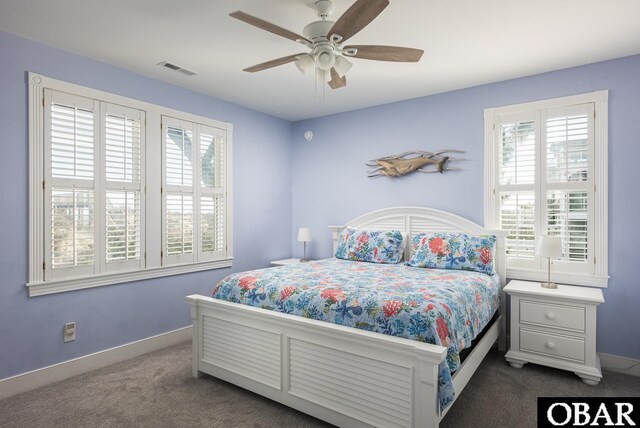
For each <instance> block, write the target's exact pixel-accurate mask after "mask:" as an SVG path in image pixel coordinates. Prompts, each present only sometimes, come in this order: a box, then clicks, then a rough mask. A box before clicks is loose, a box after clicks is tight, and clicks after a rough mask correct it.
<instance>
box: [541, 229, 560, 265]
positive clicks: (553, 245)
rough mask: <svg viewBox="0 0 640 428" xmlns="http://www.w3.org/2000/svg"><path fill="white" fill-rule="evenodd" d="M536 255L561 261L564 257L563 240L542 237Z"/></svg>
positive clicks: (556, 237) (555, 237)
mask: <svg viewBox="0 0 640 428" xmlns="http://www.w3.org/2000/svg"><path fill="white" fill-rule="evenodd" d="M536 255H538V256H540V257H545V258H546V257H548V258H551V259H559V258H561V257H562V240H561V239H560V237H558V236H547V235H541V236H539V237H538V245H536Z"/></svg>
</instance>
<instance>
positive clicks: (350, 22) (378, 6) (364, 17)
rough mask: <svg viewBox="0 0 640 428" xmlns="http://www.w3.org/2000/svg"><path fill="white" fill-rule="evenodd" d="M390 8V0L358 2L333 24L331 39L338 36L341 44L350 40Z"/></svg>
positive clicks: (362, 0) (364, 0) (330, 33)
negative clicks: (335, 35)
mask: <svg viewBox="0 0 640 428" xmlns="http://www.w3.org/2000/svg"><path fill="white" fill-rule="evenodd" d="M387 6H389V0H356V2H355V3H354V4H352V5H351V7H350V8H349V9H347V11H346V12H345V13H343V14H342V16H341V17H340V18H338V20H337V21H336V23H335V24H333V27H331V30H330V31H329V34H328V35H329V37H331V36H332V35H334V34H337V35H339V36H341V37H342V39H341V42H343V41H345V40H347V39H350V38H351V37H353V36H354V35H355V34H356V33H358V32H359V31H360V30H362V29H363V28H364V27H366V26H367V25H369V23H370V22H371V21H373V20H374V19H376V17H377V16H378V15H380V13H381V12H382V11H383V10H384V9H385V8H386V7H387Z"/></svg>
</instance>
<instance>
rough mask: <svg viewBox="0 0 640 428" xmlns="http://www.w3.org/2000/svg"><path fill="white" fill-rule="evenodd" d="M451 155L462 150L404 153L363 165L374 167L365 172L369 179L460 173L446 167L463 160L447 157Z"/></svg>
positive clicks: (455, 169)
mask: <svg viewBox="0 0 640 428" xmlns="http://www.w3.org/2000/svg"><path fill="white" fill-rule="evenodd" d="M451 153H464V151H462V150H440V151H437V152H425V151H421V150H415V151H411V152H405V153H402V154H399V155H395V156H385V157H382V158H379V159H373V160H370V161H369V162H367V163H366V164H365V165H367V166H372V167H375V168H374V169H372V170H370V171H367V174H368V176H369V177H378V176H381V175H384V176H386V177H400V176H402V175H407V174H411V173H412V172H416V171H418V172H426V173H433V172H439V173H443V172H445V171H460V170H461V169H460V168H449V167H448V166H447V165H445V164H448V163H449V162H451V161H460V160H464V159H461V158H454V157H451V156H449V154H451Z"/></svg>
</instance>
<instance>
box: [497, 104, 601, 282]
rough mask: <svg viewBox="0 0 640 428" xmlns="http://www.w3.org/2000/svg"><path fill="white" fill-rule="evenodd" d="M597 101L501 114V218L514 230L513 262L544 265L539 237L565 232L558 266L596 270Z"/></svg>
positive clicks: (509, 246) (511, 233) (514, 264)
mask: <svg viewBox="0 0 640 428" xmlns="http://www.w3.org/2000/svg"><path fill="white" fill-rule="evenodd" d="M593 111H594V105H593V104H592V103H587V104H579V105H574V106H568V107H563V108H556V109H544V110H537V111H532V112H527V113H522V114H511V115H503V116H500V118H499V120H498V121H497V123H496V127H495V133H494V135H495V138H496V144H497V157H498V165H497V170H496V172H495V173H496V174H497V177H496V197H497V202H498V204H497V205H498V206H497V207H496V209H497V211H496V219H497V222H498V224H499V227H500V228H501V229H504V230H507V231H509V235H508V237H507V240H506V252H507V258H508V263H509V267H511V268H514V267H515V268H523V269H539V268H540V267H541V260H539V258H538V257H536V254H535V243H536V240H537V239H538V236H540V235H543V234H545V235H550V236H559V237H560V238H561V240H562V248H563V255H562V258H561V259H560V260H558V261H556V262H555V264H556V267H555V268H554V269H555V270H557V271H567V272H586V273H589V272H592V271H593V263H591V262H590V260H591V259H592V257H591V255H590V254H591V252H592V251H593V250H592V247H593V241H592V240H593V237H592V235H591V232H590V227H589V224H590V223H589V222H590V221H592V218H593V192H594V188H593V153H594V136H593Z"/></svg>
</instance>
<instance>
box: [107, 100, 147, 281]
mask: <svg viewBox="0 0 640 428" xmlns="http://www.w3.org/2000/svg"><path fill="white" fill-rule="evenodd" d="M102 111H103V114H104V116H103V119H104V125H103V127H104V137H103V141H104V170H105V174H104V175H105V181H104V182H105V196H104V201H105V211H104V215H105V217H104V222H105V227H104V234H105V235H104V245H105V260H104V261H105V270H106V271H122V270H131V269H140V268H143V267H144V257H143V255H144V251H145V248H144V227H143V218H144V212H145V209H144V208H145V204H144V201H145V198H144V194H143V191H144V177H145V174H144V169H145V168H144V159H145V157H144V148H145V145H144V141H145V136H144V126H143V124H144V117H145V114H144V112H142V111H139V110H135V109H132V108H128V107H123V106H118V105H114V104H107V103H103V104H102Z"/></svg>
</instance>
